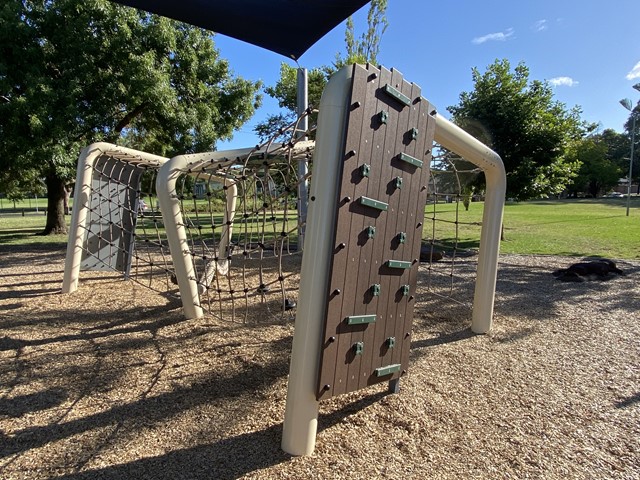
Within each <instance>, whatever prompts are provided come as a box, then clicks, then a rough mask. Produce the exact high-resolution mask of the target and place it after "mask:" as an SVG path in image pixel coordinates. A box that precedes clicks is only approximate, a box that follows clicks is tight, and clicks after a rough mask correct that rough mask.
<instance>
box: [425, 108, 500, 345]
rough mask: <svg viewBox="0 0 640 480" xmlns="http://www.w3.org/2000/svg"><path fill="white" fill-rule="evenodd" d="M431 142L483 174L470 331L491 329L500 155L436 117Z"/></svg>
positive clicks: (448, 122)
mask: <svg viewBox="0 0 640 480" xmlns="http://www.w3.org/2000/svg"><path fill="white" fill-rule="evenodd" d="M435 118H436V129H435V141H436V142H437V143H439V144H440V145H442V146H443V147H445V148H447V149H449V150H451V151H452V152H455V153H457V154H458V155H460V156H461V157H463V158H464V159H465V160H468V161H470V162H472V163H474V164H475V165H478V166H479V167H480V168H482V170H483V171H484V174H485V178H486V184H487V192H486V195H485V202H484V211H483V214H482V233H481V234H480V251H479V253H478V272H477V275H476V288H475V294H474V298H473V316H472V322H471V330H472V331H473V332H474V333H487V332H488V331H489V330H491V323H492V320H493V304H494V298H495V293H496V278H497V273H498V254H499V251H500V235H501V232H502V212H503V210H504V197H505V194H506V190H507V177H506V174H505V170H504V164H503V163H502V159H501V158H500V156H499V155H498V154H497V153H495V152H494V151H493V150H491V149H490V148H489V147H487V146H486V145H485V144H483V143H482V142H480V141H478V140H477V139H475V138H474V137H472V136H471V135H469V134H468V133H467V132H465V131H464V130H462V129H461V128H460V127H458V126H457V125H454V124H453V123H451V122H450V121H448V120H447V119H446V118H444V117H442V116H440V115H436V117H435Z"/></svg>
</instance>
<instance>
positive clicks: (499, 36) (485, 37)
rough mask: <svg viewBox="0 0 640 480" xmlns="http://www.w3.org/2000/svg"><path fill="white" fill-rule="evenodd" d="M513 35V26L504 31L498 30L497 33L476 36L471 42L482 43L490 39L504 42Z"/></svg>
mask: <svg viewBox="0 0 640 480" xmlns="http://www.w3.org/2000/svg"><path fill="white" fill-rule="evenodd" d="M512 35H513V28H507V29H506V30H505V31H504V32H496V33H488V34H487V35H483V36H482V37H476V38H474V39H473V40H471V43H474V44H476V45H480V44H481V43H484V42H488V41H492V40H494V41H498V42H504V41H505V40H506V39H507V38H509V37H510V36H512Z"/></svg>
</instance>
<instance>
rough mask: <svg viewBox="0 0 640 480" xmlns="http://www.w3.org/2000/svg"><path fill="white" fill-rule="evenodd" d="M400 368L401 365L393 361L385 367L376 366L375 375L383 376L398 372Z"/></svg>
mask: <svg viewBox="0 0 640 480" xmlns="http://www.w3.org/2000/svg"><path fill="white" fill-rule="evenodd" d="M401 368H402V365H400V364H399V363H394V364H393V365H387V366H386V367H380V368H376V369H375V372H376V377H384V376H386V375H391V374H392V373H396V372H399V371H400V369H401Z"/></svg>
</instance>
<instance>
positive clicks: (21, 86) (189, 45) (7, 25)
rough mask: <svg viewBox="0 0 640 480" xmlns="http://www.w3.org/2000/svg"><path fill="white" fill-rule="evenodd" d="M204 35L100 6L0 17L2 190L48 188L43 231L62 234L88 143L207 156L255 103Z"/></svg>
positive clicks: (73, 3) (60, 1) (46, 5)
mask: <svg viewBox="0 0 640 480" xmlns="http://www.w3.org/2000/svg"><path fill="white" fill-rule="evenodd" d="M259 88H260V85H259V83H256V82H251V81H247V80H244V79H242V78H239V77H235V76H233V75H232V73H231V70H230V68H229V65H228V63H227V62H226V61H225V60H222V59H221V58H220V56H219V52H218V51H217V50H216V49H215V46H214V43H213V40H212V38H211V34H210V32H206V31H204V30H201V29H199V28H195V27H191V26H188V25H185V24H181V23H177V22H174V21H171V20H168V19H166V18H162V17H158V16H155V15H150V14H148V13H145V12H142V11H139V10H135V9H132V8H129V7H123V6H120V5H117V4H114V3H111V2H109V1H106V0H53V1H52V0H48V1H44V0H40V1H34V0H22V1H15V2H13V1H12V2H5V3H4V4H3V6H2V7H0V137H2V139H3V141H2V143H0V171H2V174H1V176H0V184H4V185H8V184H15V183H16V182H18V181H20V179H24V178H45V179H46V184H47V187H48V196H49V207H48V214H49V216H48V219H47V228H46V230H47V231H64V218H63V217H62V216H61V213H60V209H61V203H62V199H61V195H63V193H64V184H65V183H67V182H69V181H71V180H72V179H73V178H74V174H75V165H76V160H77V158H78V154H79V151H80V149H81V148H82V147H83V146H85V145H88V144H90V143H92V142H95V141H107V142H112V143H118V144H122V145H128V146H131V147H133V148H137V149H141V150H146V151H150V152H153V153H155V154H159V155H166V156H171V155H174V154H176V153H184V152H193V151H206V150H211V149H213V148H214V146H215V142H216V141H217V140H218V139H224V138H230V137H231V135H232V133H233V131H234V129H237V128H239V127H240V126H241V125H243V124H244V123H245V122H246V121H247V120H248V119H249V118H250V117H251V115H252V114H253V112H254V110H255V107H256V106H257V104H258V103H259V100H260V98H259V95H258V90H259Z"/></svg>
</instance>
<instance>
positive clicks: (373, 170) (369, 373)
mask: <svg viewBox="0 0 640 480" xmlns="http://www.w3.org/2000/svg"><path fill="white" fill-rule="evenodd" d="M432 112H433V108H432V106H431V105H430V104H429V102H428V101H427V100H426V99H424V98H423V97H421V94H420V87H418V86H417V85H415V84H413V83H409V82H407V81H406V80H404V78H403V77H402V74H401V73H400V72H398V71H396V70H393V69H392V70H387V69H384V68H382V69H377V68H375V67H372V66H367V67H366V68H365V67H362V66H354V74H353V85H352V91H351V100H350V109H349V113H348V119H347V127H346V134H345V144H344V156H343V159H344V164H343V167H344V168H343V171H342V178H341V179H340V187H339V189H338V192H339V193H338V196H337V198H336V225H335V228H334V231H335V235H334V245H333V247H334V249H333V256H332V259H331V274H330V280H329V284H328V290H327V302H326V321H325V329H324V335H323V338H322V340H321V341H322V348H321V361H320V371H319V375H318V387H317V393H316V395H317V398H318V399H319V400H321V399H326V398H329V397H332V396H335V395H339V394H342V393H347V392H351V391H354V390H358V389H360V388H363V387H366V386H368V385H372V384H375V383H379V382H383V381H391V380H395V379H398V378H399V377H400V376H401V375H403V374H404V373H405V372H406V370H407V364H408V359H409V346H410V343H411V324H412V320H413V309H414V303H415V288H416V280H417V271H418V266H419V260H418V259H419V257H420V242H421V238H422V235H421V233H422V222H423V217H424V206H425V203H426V198H427V185H428V177H429V169H428V165H429V162H430V158H431V157H430V156H431V147H432V144H433V133H434V128H435V120H434V119H433V116H432Z"/></svg>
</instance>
